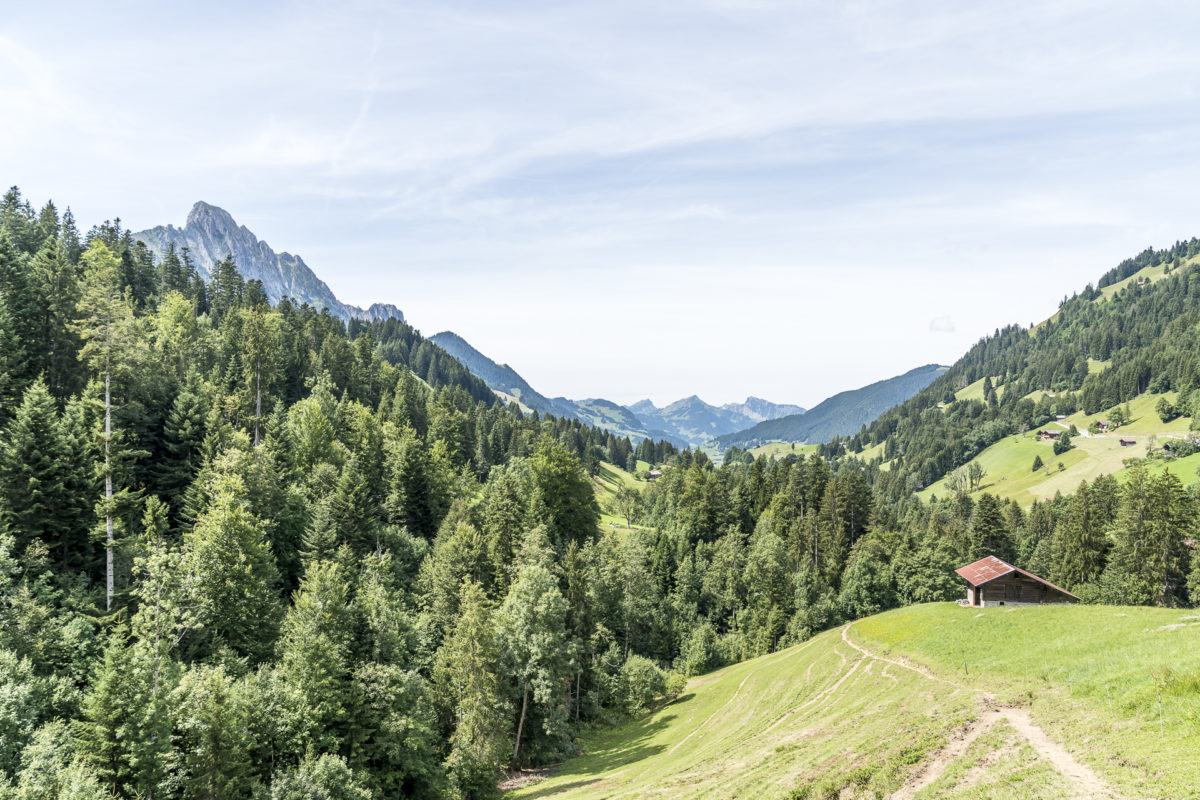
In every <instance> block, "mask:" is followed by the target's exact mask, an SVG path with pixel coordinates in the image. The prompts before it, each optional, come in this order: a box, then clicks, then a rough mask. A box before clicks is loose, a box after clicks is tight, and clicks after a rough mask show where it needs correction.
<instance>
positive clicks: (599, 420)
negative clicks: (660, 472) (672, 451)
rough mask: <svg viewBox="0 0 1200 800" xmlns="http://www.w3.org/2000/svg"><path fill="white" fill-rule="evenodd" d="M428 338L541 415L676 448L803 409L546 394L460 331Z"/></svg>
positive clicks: (755, 401) (754, 401)
mask: <svg viewBox="0 0 1200 800" xmlns="http://www.w3.org/2000/svg"><path fill="white" fill-rule="evenodd" d="M429 338H430V341H432V342H433V343H434V344H436V345H438V346H439V347H441V348H442V349H443V350H445V351H446V352H447V353H449V354H450V355H452V356H454V357H455V358H457V359H458V360H459V361H461V362H462V363H463V365H464V366H466V368H467V369H468V370H470V371H471V372H472V373H473V374H475V375H476V376H478V377H480V378H482V379H483V380H484V382H486V383H487V384H488V386H491V387H492V390H493V391H495V392H497V393H498V394H500V395H501V396H503V397H505V398H507V399H510V400H517V401H518V402H520V403H521V405H523V406H525V407H526V408H529V409H532V410H534V411H538V412H539V413H548V414H554V415H556V416H568V417H574V418H576V419H579V420H582V421H584V422H586V423H588V424H590V425H595V426H597V427H601V428H607V429H608V430H610V431H612V432H613V433H615V434H618V435H622V436H629V437H631V438H633V439H642V438H646V437H649V438H652V439H666V440H667V441H669V442H672V443H674V444H676V445H678V446H680V447H696V446H699V445H702V444H705V443H707V442H710V441H712V440H713V439H715V438H717V437H718V436H721V435H722V434H726V433H732V432H734V431H739V430H743V429H745V428H749V427H751V426H753V425H755V424H756V423H758V422H761V421H763V420H770V419H776V418H779V417H783V416H787V415H794V414H803V413H804V409H803V408H801V407H800V406H794V405H784V404H779V403H772V402H769V401H767V400H763V399H762V398H759V397H747V398H746V401H745V402H744V403H729V404H727V405H724V406H714V405H711V404H709V403H706V402H704V401H703V400H701V399H700V398H699V397H696V396H695V395H692V396H691V397H686V398H684V399H683V400H678V401H676V402H674V403H671V404H670V405H668V406H666V407H664V408H658V407H657V406H655V405H654V403H652V402H650V401H649V400H641V401H639V402H637V403H634V404H633V405H630V406H621V405H618V404H617V403H614V402H612V401H611V400H604V399H602V398H588V399H585V400H571V399H568V398H566V397H553V398H548V397H546V396H545V395H543V394H541V393H540V392H538V391H536V390H535V389H534V388H533V387H532V386H530V385H529V383H528V381H526V380H525V379H524V378H522V377H521V376H520V375H519V374H518V373H517V371H516V370H514V369H513V368H512V367H510V366H508V365H507V364H498V363H496V362H495V361H493V360H492V359H490V358H488V357H487V356H485V355H484V354H483V353H481V352H479V351H478V350H476V349H475V348H474V347H472V346H471V345H470V344H469V343H468V342H467V341H466V340H465V339H463V338H462V337H461V336H459V335H458V334H456V333H453V332H451V331H443V332H442V333H438V334H434V335H433V336H431V337H429Z"/></svg>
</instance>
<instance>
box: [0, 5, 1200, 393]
mask: <svg viewBox="0 0 1200 800" xmlns="http://www.w3.org/2000/svg"><path fill="white" fill-rule="evenodd" d="M248 6H252V7H248ZM1198 43H1200V8H1198V7H1197V6H1196V5H1195V4H1192V3H1187V2H1138V3H1129V2H1122V3H1103V2H1053V1H1052V0H1051V1H1048V0H1038V2H1030V3H1025V2H1003V3H994V4H993V3H981V2H966V3H964V2H958V1H955V2H937V3H935V2H890V3H868V2H849V3H841V2H834V3H770V2H719V1H718V2H696V3H669V4H652V3H645V2H637V3H632V2H620V1H617V2H614V1H613V0H605V1H604V2H593V3H586V4H584V3H572V2H551V3H538V2H520V3H512V4H508V3H502V2H480V3H452V2H436V3H428V4H426V3H385V2H374V3H353V2H341V3H336V4H334V3H311V4H306V3H257V4H249V3H221V2H207V3H203V4H201V3H195V4H185V3H140V2H107V3H92V2H88V3H79V4H75V5H65V4H55V3H40V4H34V3H25V4H20V5H13V4H6V8H5V11H4V15H3V19H0V121H2V123H0V181H4V182H6V183H7V184H12V183H15V184H18V185H20V186H21V187H22V189H23V190H24V191H25V192H26V194H27V195H28V196H29V197H30V198H31V199H33V200H34V202H36V203H40V202H42V201H44V200H45V199H46V198H53V199H54V200H55V201H56V202H57V203H59V204H60V206H61V205H64V204H70V205H71V206H72V208H73V210H74V211H75V214H76V216H77V217H78V218H79V220H80V222H81V223H82V224H83V225H85V226H88V225H91V224H93V223H95V222H98V221H100V220H101V219H103V218H106V217H109V216H114V215H120V216H121V217H122V218H123V220H124V221H125V222H126V223H127V225H128V226H130V227H132V228H133V229H135V230H137V229H141V228H145V227H150V226H153V225H158V224H164V223H168V222H171V223H175V224H182V223H183V220H184V217H185V216H186V214H187V212H188V209H189V208H190V207H191V205H192V203H193V202H194V201H196V200H200V199H203V200H206V201H208V202H211V203H214V204H216V205H220V206H222V207H224V208H226V209H227V210H229V211H230V212H231V213H232V214H233V215H234V217H235V218H236V219H237V220H238V221H239V222H242V223H243V224H245V225H247V226H248V227H250V228H251V229H252V230H253V231H255V232H256V233H257V234H258V235H259V236H260V237H261V238H263V239H265V240H266V241H267V242H269V243H270V244H271V245H272V246H273V247H275V248H276V249H277V250H288V251H291V252H295V253H299V254H301V255H302V256H303V257H304V258H305V260H306V261H307V262H308V263H309V264H310V266H312V267H313V268H314V269H315V270H316V271H317V272H318V274H319V275H321V277H322V278H324V279H325V280H326V281H327V282H328V283H329V284H330V286H331V287H332V288H333V289H334V291H335V292H336V293H337V294H338V296H339V297H341V298H342V299H344V300H347V301H350V302H355V303H359V304H366V303H369V302H372V301H376V300H379V301H388V302H394V303H396V304H398V305H399V306H400V307H401V308H403V309H404V311H405V313H406V314H407V316H408V318H409V320H410V321H411V322H412V323H413V324H415V325H416V326H417V327H418V328H420V329H421V330H422V331H423V332H425V333H426V334H432V333H435V332H437V331H439V330H443V329H447V328H448V329H452V330H455V331H457V332H459V333H460V334H462V335H463V336H464V337H465V338H466V339H468V340H469V341H471V342H472V343H473V344H475V345H476V346H477V347H478V348H479V349H481V350H482V351H484V352H485V353H487V354H489V355H491V356H492V357H494V358H496V359H497V360H499V361H507V362H509V363H510V364H512V365H513V366H514V367H515V368H516V369H517V370H518V371H520V372H521V373H522V374H523V375H524V376H525V377H526V378H527V379H528V380H529V381H530V382H531V383H532V384H533V385H534V386H535V387H536V388H538V389H539V390H540V391H542V392H544V393H546V394H565V395H568V396H575V397H583V396H596V395H601V396H607V397H610V398H612V399H616V400H619V401H632V400H636V399H638V398H640V397H643V396H649V397H651V398H653V399H654V400H655V401H658V402H660V403H661V402H664V401H670V400H673V399H676V398H678V397H681V396H684V395H688V394H693V393H698V394H699V395H700V396H701V397H703V398H704V399H706V400H708V401H710V402H724V401H729V400H734V399H741V398H742V397H744V396H745V395H746V394H757V395H761V396H765V397H768V398H770V399H774V400H777V401H788V402H798V403H802V404H805V405H812V404H815V403H816V402H818V401H819V400H821V399H822V398H823V397H825V396H827V395H829V394H832V393H834V392H836V391H840V390H842V389H847V388H852V387H855V386H859V385H862V384H864V383H868V382H871V381H874V380H878V379H880V378H884V377H888V376H891V375H893V374H896V373H899V372H903V371H905V370H907V369H909V368H911V367H914V366H917V365H919V364H923V363H928V362H933V361H937V362H942V363H950V362H952V361H953V360H954V359H955V358H957V357H958V356H959V355H961V354H962V352H963V351H964V350H965V349H966V348H967V347H968V346H970V344H971V343H973V342H974V341H975V340H977V339H978V338H979V337H980V336H981V335H983V334H985V333H987V332H989V331H991V330H992V329H994V328H995V327H997V326H1000V325H1003V324H1005V323H1010V322H1020V323H1023V324H1028V323H1030V322H1032V321H1035V320H1040V319H1041V318H1043V317H1045V316H1047V315H1048V314H1050V313H1051V312H1052V311H1053V310H1054V307H1055V305H1056V302H1057V300H1058V299H1059V298H1061V297H1062V296H1063V295H1064V294H1066V293H1069V292H1072V291H1074V290H1076V289H1078V288H1080V287H1082V286H1083V285H1084V284H1085V283H1087V282H1088V281H1091V280H1094V279H1095V278H1097V277H1098V276H1099V275H1100V274H1101V273H1102V272H1103V271H1105V270H1106V269H1108V268H1109V267H1111V266H1113V265H1114V264H1116V263H1117V262H1118V261H1119V260H1121V259H1122V258H1124V257H1126V256H1129V255H1133V254H1134V253H1136V252H1137V251H1139V250H1140V249H1142V248H1143V247H1145V246H1147V245H1156V246H1162V245H1167V244H1170V243H1171V242H1173V241H1175V240H1176V239H1181V238H1188V237H1191V236H1193V235H1200V214H1198V213H1197V212H1198V210H1200V188H1198V187H1200V158H1198V157H1197V156H1200V103H1198V102H1197V99H1198V98H1197V94H1198V92H1200V46H1198Z"/></svg>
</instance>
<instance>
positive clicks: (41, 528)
mask: <svg viewBox="0 0 1200 800" xmlns="http://www.w3.org/2000/svg"><path fill="white" fill-rule="evenodd" d="M68 455H69V451H68V447H67V443H66V441H65V440H64V436H63V431H62V427H61V425H60V423H59V418H58V411H57V409H56V408H55V404H54V399H53V398H52V397H51V396H50V393H49V391H48V390H47V389H46V384H45V383H43V382H42V381H41V380H38V381H35V382H34V383H33V384H32V385H31V386H30V387H29V388H28V389H27V390H26V391H25V396H24V398H22V400H21V405H20V406H19V407H18V408H17V412H16V415H15V416H14V417H13V419H12V421H11V422H10V423H9V424H8V426H7V427H6V428H5V430H4V446H3V449H0V496H2V497H3V503H2V504H0V515H2V519H3V524H5V525H6V526H7V527H8V529H9V531H10V532H11V533H12V534H13V536H15V537H16V540H17V547H18V552H23V551H24V549H25V546H26V545H27V544H28V543H29V542H30V541H32V540H34V539H38V540H41V541H42V542H44V543H45V545H46V546H47V547H48V548H51V551H52V552H53V553H54V554H55V556H56V557H57V560H58V563H59V564H64V563H67V562H68V561H69V559H70V558H71V557H72V556H78V555H79V554H78V553H72V552H71V550H72V545H73V544H74V543H75V542H74V541H72V539H73V538H75V537H73V534H74V533H75V532H74V531H71V530H69V529H68V527H67V526H68V524H69V523H71V522H74V521H75V520H72V519H70V518H67V517H64V512H67V511H68V509H70V508H71V507H72V506H73V505H74V503H73V499H72V498H71V497H70V496H69V495H68V491H69V489H70V488H71V487H70V478H71V476H70V462H69V459H68Z"/></svg>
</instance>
